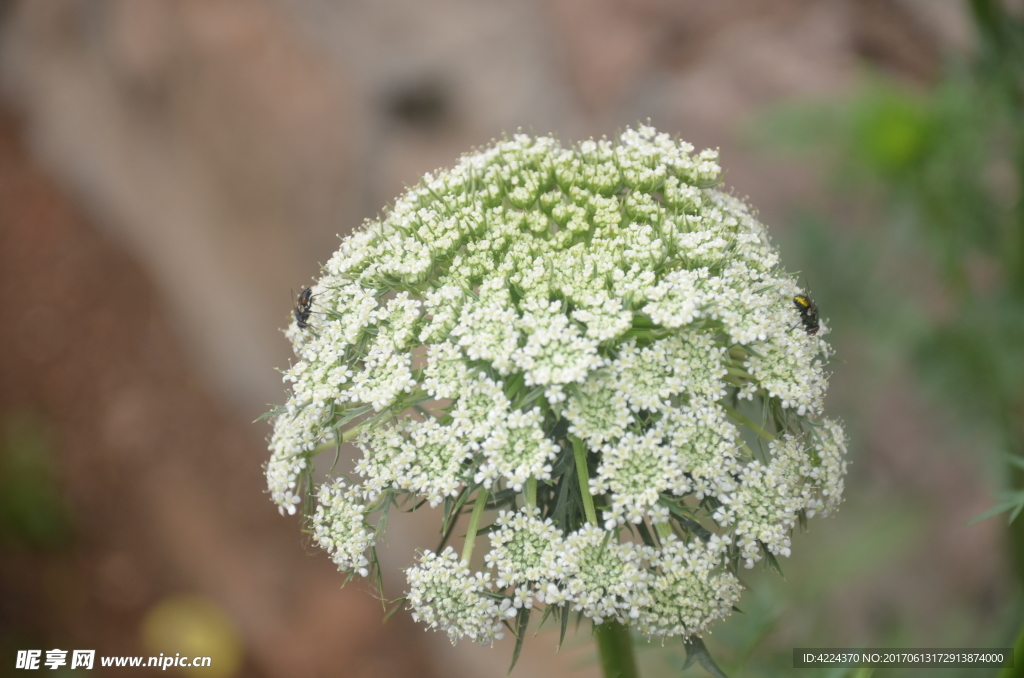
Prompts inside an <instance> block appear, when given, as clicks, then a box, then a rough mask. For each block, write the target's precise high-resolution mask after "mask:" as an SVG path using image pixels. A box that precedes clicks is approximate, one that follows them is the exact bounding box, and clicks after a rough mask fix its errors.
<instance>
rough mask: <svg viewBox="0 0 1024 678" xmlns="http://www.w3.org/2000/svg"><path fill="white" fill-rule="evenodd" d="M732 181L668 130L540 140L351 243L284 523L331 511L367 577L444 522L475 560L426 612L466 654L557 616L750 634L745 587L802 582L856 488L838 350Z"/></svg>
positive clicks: (451, 179)
mask: <svg viewBox="0 0 1024 678" xmlns="http://www.w3.org/2000/svg"><path fill="white" fill-rule="evenodd" d="M720 174H721V169H720V168H719V165H718V157H717V153H715V152H712V151H703V152H701V153H698V154H694V153H693V148H692V147H691V146H690V145H688V144H686V143H683V142H680V141H677V140H673V139H672V138H670V137H669V136H667V135H664V134H658V133H656V132H655V130H653V129H651V128H650V127H646V126H641V127H639V128H637V129H628V130H626V132H625V133H623V134H622V135H620V136H619V138H618V139H617V141H616V142H612V141H608V140H600V141H586V142H583V143H582V144H580V145H579V146H577V147H573V148H563V147H562V146H561V145H560V144H559V143H558V141H556V140H555V139H553V138H550V137H532V136H527V135H516V136H514V137H512V138H511V139H507V140H505V141H502V142H499V143H495V144H494V145H493V146H491V147H489V148H487V149H485V150H482V151H480V152H476V153H473V154H470V155H466V156H464V157H463V158H462V159H461V160H460V161H459V163H458V164H457V165H456V167H454V168H453V169H451V170H447V171H443V172H439V173H437V174H436V175H427V176H425V177H424V178H423V180H422V181H421V183H420V184H419V185H418V186H416V187H415V188H412V189H410V190H409V191H408V192H407V193H406V194H405V195H403V196H402V197H401V198H400V199H399V200H398V202H397V203H396V204H395V205H394V207H393V208H392V209H390V211H388V212H387V214H386V216H385V217H384V218H383V219H380V220H377V221H372V222H367V223H366V224H364V225H363V227H362V228H360V229H358V230H357V231H356V232H354V233H353V234H352V235H351V236H349V237H347V238H345V239H343V240H342V243H341V247H340V248H339V250H338V251H337V253H336V254H335V255H334V256H333V258H332V259H331V260H330V261H329V263H328V264H327V265H326V266H325V267H324V271H323V276H322V277H321V278H320V280H319V281H318V282H317V283H316V285H315V286H314V287H313V289H312V295H313V296H312V305H311V312H310V315H309V317H308V321H307V322H306V323H304V324H305V325H306V327H304V328H300V327H299V326H298V325H297V324H295V323H293V324H292V326H291V327H290V328H289V329H288V330H287V335H288V337H289V339H290V340H291V341H292V343H293V345H294V348H295V353H296V355H297V357H298V360H297V362H296V363H295V364H294V365H293V366H292V367H291V368H290V369H289V370H287V371H286V372H285V380H286V381H288V382H290V383H291V384H292V392H291V397H290V399H289V401H288V403H287V405H286V406H285V407H284V408H283V409H282V410H281V411H280V412H279V414H278V415H277V417H276V419H275V422H274V432H273V436H272V439H271V451H272V456H271V459H270V461H269V463H268V464H267V480H268V483H269V487H270V492H271V495H272V497H273V500H274V501H275V502H276V503H277V504H278V506H279V507H280V508H281V510H282V512H288V513H294V512H295V511H296V510H297V508H301V507H302V505H304V504H308V506H307V508H306V510H305V512H306V513H307V515H310V516H311V530H312V532H313V535H314V538H315V539H316V541H317V542H318V543H319V544H320V545H321V546H322V547H323V548H325V549H326V550H327V551H328V552H329V553H330V554H331V556H332V558H333V559H334V561H335V562H336V563H337V564H338V566H339V568H340V569H342V570H344V571H347V572H350V573H355V574H359V575H362V576H367V575H368V574H369V573H370V572H371V571H372V570H373V568H374V567H375V566H376V556H375V550H374V544H375V543H376V542H377V540H379V539H380V538H381V533H382V531H383V528H384V525H386V519H385V518H386V516H387V514H388V512H389V511H390V510H391V509H392V508H393V507H396V506H405V505H408V506H409V507H416V506H420V505H423V504H428V505H430V506H433V507H442V508H443V511H442V512H441V513H442V515H443V520H442V521H441V522H442V524H440V525H439V537H440V536H442V535H443V536H444V537H445V540H447V538H448V537H449V536H450V535H453V534H454V535H461V534H463V533H465V534H466V537H465V541H464V542H463V546H462V550H461V553H457V552H456V550H455V549H454V548H452V547H451V546H447V545H446V546H443V547H439V548H438V550H437V552H426V553H423V554H421V555H420V557H419V559H418V562H416V563H410V567H409V568H408V570H407V576H408V591H407V593H406V597H407V599H408V601H409V604H410V605H411V607H412V608H413V613H414V616H415V617H416V618H417V619H419V620H421V621H422V622H424V623H425V624H427V625H429V626H430V627H434V628H438V629H442V630H444V631H445V632H446V633H447V634H448V635H449V636H450V637H451V638H452V639H453V640H455V639H457V638H459V637H469V638H472V639H474V640H476V641H479V642H482V643H490V642H491V641H492V640H493V639H494V638H495V637H498V636H499V635H500V634H501V630H502V628H504V626H505V625H504V624H503V622H508V623H509V624H511V620H513V619H514V618H518V619H519V620H520V622H521V621H522V619H523V618H524V615H527V614H528V612H529V610H531V609H534V608H538V607H545V608H547V611H548V612H549V613H550V612H554V613H555V614H556V615H557V616H561V615H564V614H568V613H569V612H571V611H582V613H583V614H584V615H586V616H587V617H590V618H592V619H593V620H594V622H595V623H601V622H603V621H606V620H613V619H614V620H618V621H619V622H622V623H625V624H629V625H632V626H634V627H635V628H637V629H638V630H639V631H640V632H642V633H644V634H646V635H650V636H666V635H683V636H689V635H694V634H700V633H702V632H703V631H704V630H706V629H707V628H708V626H709V625H710V624H711V623H713V622H714V621H715V620H717V619H721V618H723V617H725V616H726V615H727V614H729V611H730V610H731V609H732V607H733V605H734V604H735V603H736V601H737V599H738V597H739V595H740V590H741V589H740V585H739V582H738V580H737V578H736V571H737V568H738V567H740V566H746V567H751V566H753V564H754V563H755V562H757V561H758V560H761V559H762V558H764V557H768V558H769V559H774V558H775V557H776V556H788V555H789V553H790V535H791V533H792V530H793V529H794V526H795V525H796V524H797V522H799V521H801V520H803V519H804V518H808V517H811V516H813V515H814V514H822V513H827V512H828V511H830V510H831V509H833V508H834V507H835V506H836V505H837V504H838V503H839V501H840V498H841V494H842V490H843V476H844V474H845V470H846V468H845V462H844V461H843V456H844V453H845V437H844V434H843V431H842V428H841V427H840V425H839V424H838V423H836V422H835V421H832V420H829V419H826V418H824V416H823V413H822V399H823V396H824V394H825V388H826V377H827V375H826V373H825V371H824V362H825V361H826V360H827V357H828V347H827V345H826V343H825V341H824V339H823V337H822V335H824V334H825V333H826V332H825V331H822V332H820V333H818V334H816V335H812V334H808V332H807V331H805V328H804V327H803V326H802V324H801V318H800V312H799V310H798V309H797V308H796V307H795V305H794V304H793V297H794V295H796V294H798V293H799V289H798V287H797V284H796V282H795V281H794V280H793V278H792V277H791V276H789V275H787V274H786V273H785V272H784V271H783V270H782V269H781V268H780V266H779V263H778V257H777V254H776V253H775V251H774V250H773V248H772V247H771V245H770V243H769V241H768V238H767V236H766V234H765V230H764V227H763V226H762V225H761V224H760V223H759V222H758V221H757V219H756V218H755V217H754V215H753V214H752V213H751V211H750V209H749V208H748V207H747V206H746V205H745V204H744V203H743V202H742V201H740V200H738V199H736V198H734V197H732V196H730V195H729V194H727V193H725V192H722V191H721V190H718V189H717V188H715V185H716V184H717V182H718V180H719V177H720ZM348 440H352V441H354V442H355V443H356V444H357V445H358V447H359V448H360V450H361V451H362V458H361V459H359V460H358V461H357V463H356V464H355V467H354V469H352V472H351V474H350V477H348V478H346V479H341V478H332V479H329V480H327V481H326V482H325V483H323V485H321V487H320V488H319V490H318V489H317V488H316V487H315V485H316V483H315V481H314V475H313V470H312V469H313V465H312V460H311V459H312V457H313V455H315V454H317V453H319V452H322V451H325V450H332V451H333V449H334V446H335V445H339V444H340V443H341V442H342V441H348ZM313 500H315V501H316V504H315V506H313V505H312V504H311V502H312V501H313ZM467 515H468V516H469V518H466V517H465V516H467ZM456 524H458V527H456ZM488 526H490V527H488ZM485 528H487V529H486V536H483V535H479V534H478V533H481V532H483V531H484V530H485ZM453 538H454V537H453ZM474 548H476V549H478V551H477V552H479V550H480V549H486V552H485V556H484V558H483V559H480V558H477V559H476V562H479V563H480V566H481V567H482V568H483V569H482V570H481V571H474V570H473V567H472V566H471V563H472V562H474V560H473V559H472V554H473V553H474Z"/></svg>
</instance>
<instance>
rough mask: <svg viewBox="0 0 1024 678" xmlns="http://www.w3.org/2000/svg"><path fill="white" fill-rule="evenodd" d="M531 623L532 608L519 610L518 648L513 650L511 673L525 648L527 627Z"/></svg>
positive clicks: (517, 619) (517, 622)
mask: <svg viewBox="0 0 1024 678" xmlns="http://www.w3.org/2000/svg"><path fill="white" fill-rule="evenodd" d="M529 623H530V609H529V608H526V607H524V608H522V609H521V610H519V614H518V616H517V617H516V649H514V650H512V665H511V666H509V667H508V673H506V674H505V675H506V676H507V675H509V674H510V673H512V669H514V668H515V667H516V662H517V661H519V652H520V651H521V650H522V649H523V640H524V639H525V638H526V627H527V626H528V625H529Z"/></svg>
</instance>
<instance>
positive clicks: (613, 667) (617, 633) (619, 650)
mask: <svg viewBox="0 0 1024 678" xmlns="http://www.w3.org/2000/svg"><path fill="white" fill-rule="evenodd" d="M594 636H595V637H596V638H597V650H598V653H599V654H600V655H601V669H602V670H603V672H604V678H639V675H640V674H639V673H638V672H637V670H636V659H635V658H634V656H633V638H632V636H630V635H629V629H628V628H627V627H625V626H623V625H622V624H620V623H619V622H617V621H607V622H605V623H603V624H599V625H598V626H595V627H594Z"/></svg>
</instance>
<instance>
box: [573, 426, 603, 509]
mask: <svg viewBox="0 0 1024 678" xmlns="http://www.w3.org/2000/svg"><path fill="white" fill-rule="evenodd" d="M571 440H572V453H573V456H574V457H575V458H576V474H577V477H578V478H579V479H580V494H581V495H583V510H584V512H586V514H587V522H589V523H590V524H591V525H597V524H598V522H597V511H596V510H595V509H594V497H593V496H592V495H591V494H590V470H589V469H588V468H587V446H586V445H585V444H584V443H583V441H582V440H580V439H579V438H572V439H571Z"/></svg>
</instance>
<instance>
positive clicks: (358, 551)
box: [312, 480, 373, 577]
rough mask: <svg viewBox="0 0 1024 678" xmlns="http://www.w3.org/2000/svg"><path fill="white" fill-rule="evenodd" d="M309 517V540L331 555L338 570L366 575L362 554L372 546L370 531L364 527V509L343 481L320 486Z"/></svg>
mask: <svg viewBox="0 0 1024 678" xmlns="http://www.w3.org/2000/svg"><path fill="white" fill-rule="evenodd" d="M317 499H318V503H317V507H316V513H314V514H313V521H312V522H313V539H314V540H315V541H316V543H317V544H318V545H319V546H320V548H322V549H324V550H325V551H327V552H328V553H329V554H331V560H333V561H334V562H335V564H337V566H338V569H340V570H347V571H353V572H356V573H358V574H359V575H361V576H363V577H365V576H367V575H369V570H367V565H369V564H370V561H369V560H367V558H366V551H367V550H368V549H369V548H370V546H371V545H372V544H373V529H372V528H370V526H369V525H367V524H366V519H365V515H366V506H365V505H364V504H363V503H362V502H361V501H360V497H359V494H358V493H357V492H356V491H355V490H354V488H351V487H348V486H347V485H346V484H345V482H344V481H342V480H337V481H335V482H333V483H324V484H323V485H321V486H320V493H319V496H318V497H317Z"/></svg>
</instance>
